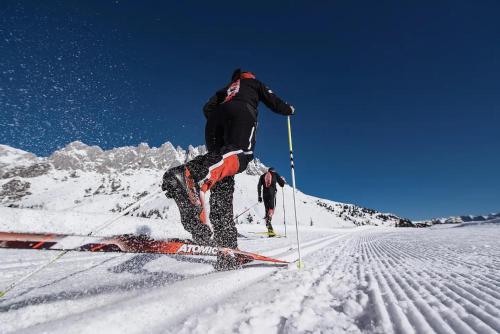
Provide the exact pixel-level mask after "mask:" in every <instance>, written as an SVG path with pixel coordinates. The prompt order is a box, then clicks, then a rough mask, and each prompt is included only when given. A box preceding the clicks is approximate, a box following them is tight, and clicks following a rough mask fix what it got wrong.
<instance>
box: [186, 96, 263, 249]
mask: <svg viewBox="0 0 500 334" xmlns="http://www.w3.org/2000/svg"><path fill="white" fill-rule="evenodd" d="M256 127H257V122H256V112H252V110H251V108H249V106H247V105H246V104H245V103H241V102H237V101H234V102H233V101H232V102H228V103H225V104H222V105H220V106H219V107H218V108H217V109H216V110H214V111H213V112H211V113H210V114H209V115H208V119H207V124H206V127H205V142H206V146H207V150H208V153H207V154H205V155H201V156H198V157H196V158H195V159H193V160H191V161H190V162H188V163H187V164H186V167H187V168H188V169H189V171H190V173H191V176H192V177H193V179H194V181H195V182H197V183H198V184H200V187H201V191H203V192H206V191H208V190H210V222H211V223H212V225H213V227H214V238H215V240H216V242H217V244H218V245H219V246H225V247H232V248H235V247H236V246H237V231H236V227H235V223H234V221H233V192H234V175H236V174H238V173H241V172H243V171H244V170H245V169H246V167H247V165H248V163H249V162H250V161H252V160H253V149H254V145H255V131H256Z"/></svg>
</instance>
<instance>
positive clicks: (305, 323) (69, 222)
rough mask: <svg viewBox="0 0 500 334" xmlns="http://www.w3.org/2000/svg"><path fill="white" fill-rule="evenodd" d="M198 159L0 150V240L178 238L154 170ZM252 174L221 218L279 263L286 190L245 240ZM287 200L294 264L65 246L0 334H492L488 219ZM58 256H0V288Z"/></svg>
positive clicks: (171, 152)
mask: <svg viewBox="0 0 500 334" xmlns="http://www.w3.org/2000/svg"><path fill="white" fill-rule="evenodd" d="M203 152H204V148H203V147H197V148H194V147H192V146H190V147H189V148H188V150H187V151H186V150H183V149H182V148H179V147H178V148H174V146H173V145H172V144H171V143H168V142H167V143H165V144H164V145H162V146H161V147H159V148H149V146H148V145H147V144H140V145H139V146H137V147H122V148H115V149H112V150H108V151H105V150H102V149H100V148H99V147H97V146H93V147H91V146H87V145H85V144H84V143H81V142H74V143H71V144H69V145H67V146H66V147H65V148H63V149H61V150H59V151H57V152H54V153H53V154H52V155H51V156H50V157H47V158H38V157H36V156H34V155H31V154H30V153H27V152H24V151H20V150H17V149H14V148H11V147H8V146H5V145H3V146H0V164H1V163H2V162H3V163H4V165H3V166H4V167H5V166H6V167H5V168H7V169H8V171H6V172H5V173H4V174H2V173H0V174H2V175H0V187H1V188H0V189H1V190H0V231H15V232H52V233H68V234H87V233H89V232H96V233H94V235H96V236H108V235H115V234H124V233H144V232H145V231H147V233H149V234H150V235H151V236H152V237H153V238H156V239H165V238H169V237H180V238H188V237H189V234H188V233H187V232H185V231H184V229H183V228H182V226H181V224H180V223H179V212H178V210H177V207H176V205H175V203H174V202H173V201H172V200H170V199H167V198H165V197H164V195H163V194H162V192H161V191H160V189H159V183H160V180H161V177H162V174H163V172H164V170H165V168H168V167H169V166H174V165H178V164H180V163H184V162H185V161H186V160H188V159H191V158H193V157H194V156H196V155H198V154H201V153H203ZM2 154H3V155H2ZM42 163H43V166H41V167H40V166H39V167H37V164H42ZM0 167H1V166H0ZM265 168H266V167H265V166H264V165H263V164H262V163H260V162H259V161H255V162H253V163H252V164H251V165H250V167H249V168H248V169H247V171H246V173H242V174H239V175H237V176H236V189H235V194H234V212H235V214H238V213H241V212H243V211H244V210H246V209H249V210H248V212H246V213H245V214H243V215H242V216H241V217H240V218H239V219H238V224H237V227H238V232H239V234H240V237H239V238H238V243H239V248H240V249H243V250H247V251H251V252H257V253H260V254H263V255H267V256H270V257H275V258H279V259H283V260H287V261H291V262H293V261H296V260H297V249H296V248H297V245H296V237H297V235H296V231H295V221H294V212H293V206H292V205H291V199H292V195H293V193H292V191H293V190H292V189H291V187H289V186H288V185H287V186H285V188H284V189H283V192H282V191H281V190H280V191H279V192H278V194H277V209H276V213H275V216H274V219H273V225H274V227H275V230H276V231H277V232H278V233H279V234H281V235H284V234H285V226H286V231H287V237H286V238H285V237H281V238H267V237H264V236H263V235H259V234H256V233H257V232H263V231H265V226H264V223H263V220H262V217H263V216H264V209H263V206H262V205H260V204H258V205H254V204H257V203H256V198H257V191H256V184H257V181H258V177H259V175H260V173H262V171H263V170H265ZM283 196H284V197H283ZM296 197H297V208H298V212H297V213H298V221H299V232H300V242H301V254H302V258H303V260H304V262H305V267H304V268H302V269H300V270H299V269H297V267H296V265H295V263H292V264H290V265H289V266H288V267H285V268H277V267H273V266H269V265H263V264H257V263H256V264H251V265H249V266H248V267H246V268H244V269H241V270H236V271H229V272H215V271H214V269H213V264H214V259H213V258H210V257H207V256H200V257H195V256H191V257H189V256H169V255H158V254H119V253H85V252H70V253H68V254H66V255H64V256H63V257H62V258H60V259H58V260H57V261H55V263H53V264H51V265H49V266H48V267H47V268H45V269H43V270H41V271H40V272H38V273H36V274H35V275H34V276H32V277H31V278H29V279H28V280H26V281H24V282H22V283H21V284H19V285H17V286H16V287H15V288H14V289H13V290H11V291H10V292H9V293H8V294H6V295H5V296H4V297H3V298H1V299H0V333H2V334H3V333H28V332H42V333H96V332H97V333H101V332H106V333H120V334H124V333H233V332H235V333H346V332H347V333H498V332H500V320H499V319H500V292H499V291H500V290H499V288H500V280H499V277H500V261H499V258H500V242H499V240H500V224H499V221H500V220H499V218H498V214H497V215H489V216H487V217H486V216H485V217H483V220H481V221H469V220H468V219H465V218H463V217H462V218H461V219H462V223H461V224H442V225H434V226H433V227H431V228H425V229H415V228H394V227H393V226H394V224H395V223H397V222H398V221H399V217H397V216H394V215H390V214H382V213H380V212H377V211H375V210H370V209H365V208H362V207H358V206H355V205H352V204H346V203H339V202H335V201H331V200H326V199H321V198H318V197H314V196H310V195H307V194H304V193H302V192H301V191H297V193H296ZM283 198H284V200H285V201H284V202H285V209H286V212H285V214H284V212H283V207H282V203H283ZM145 199H147V201H144V200H145ZM138 202H144V203H143V204H142V205H141V206H140V207H138V206H137V203H138ZM129 209H132V214H131V215H129V216H125V217H124V216H121V215H120V213H123V212H124V210H129ZM141 217H149V218H141ZM471 219H472V218H471ZM249 220H253V221H252V223H249ZM466 220H467V221H466ZM465 221H466V222H465ZM284 222H286V225H284ZM311 222H313V224H311ZM58 254H60V253H59V252H57V251H42V250H16V249H1V248H0V272H1V275H0V290H2V289H5V288H6V287H7V286H9V285H10V284H11V283H12V282H15V281H18V280H19V279H20V278H22V277H24V276H25V275H27V274H29V273H31V272H33V270H35V269H36V268H38V267H39V266H42V265H45V264H47V263H48V262H49V261H51V260H52V259H54V257H56V256H57V255H58Z"/></svg>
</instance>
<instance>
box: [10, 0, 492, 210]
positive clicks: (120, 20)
mask: <svg viewBox="0 0 500 334" xmlns="http://www.w3.org/2000/svg"><path fill="white" fill-rule="evenodd" d="M0 12H1V15H0V54H1V57H0V143H3V144H7V145H11V146H14V147H17V148H21V149H24V150H28V151H31V152H34V153H36V154H39V155H48V154H50V153H51V152H52V151H53V150H55V149H57V148H60V147H62V146H64V145H65V144H67V143H68V142H70V141H73V140H82V141H84V142H86V143H88V144H96V145H100V146H101V147H103V148H111V147H117V146H124V145H137V144H138V143H140V142H147V143H149V144H150V146H159V145H161V144H162V143H163V142H165V141H171V142H173V143H174V144H175V145H181V146H184V147H186V146H187V145H188V144H193V145H198V144H203V138H204V137H203V129H204V122H205V120H204V117H203V115H202V113H201V108H202V106H203V104H204V102H205V101H206V100H207V99H208V98H209V97H210V96H211V95H212V94H213V93H214V92H215V90H216V89H218V88H221V87H222V86H224V85H225V84H226V83H227V82H228V80H229V77H230V75H231V72H232V70H233V69H234V68H236V67H242V68H244V69H249V70H252V71H254V72H255V73H256V74H257V77H258V78H259V79H261V80H262V81H263V82H264V83H266V84H267V85H269V86H270V87H271V89H273V91H275V92H276V93H277V94H278V95H280V96H282V97H283V98H284V99H285V100H287V101H289V102H290V103H292V104H293V105H294V106H295V107H296V110H297V115H296V116H294V118H293V130H294V148H295V158H296V159H295V160H296V172H297V184H298V186H299V188H300V189H301V190H303V191H304V192H306V193H310V194H314V195H316V196H321V197H324V198H329V199H332V200H338V201H344V202H350V203H355V204H359V205H362V206H366V207H371V208H375V209H378V210H381V211H388V212H393V213H396V214H399V215H402V216H405V217H409V218H412V219H420V218H429V217H436V216H447V215H455V214H469V213H471V214H480V213H488V212H492V211H493V212H497V211H498V210H499V205H500V192H499V191H498V189H500V176H499V175H500V174H499V172H498V166H499V165H500V154H499V146H500V131H499V124H500V93H499V92H500V23H499V22H500V20H498V15H497V14H498V13H499V12H500V4H499V3H498V2H497V1H481V2H470V1H383V2H380V1H377V2H375V1H335V2H334V1H329V2H328V1H324V2H310V1H307V2H305V1H304V2H301V1H286V2H285V1H280V2H270V1H252V3H251V4H250V3H246V4H245V3H239V2H234V1H233V2H219V1H215V2H214V1H210V2H201V1H183V2H167V1H157V2H151V1H141V2H132V1H79V2H77V1H50V2H45V3H41V2H40V1H21V2H20V1H2V3H1V4H0ZM259 121H260V128H259V131H258V137H257V148H256V154H257V156H258V157H259V158H261V159H262V160H263V161H264V162H265V163H266V164H268V165H273V166H274V167H276V168H277V169H278V171H280V172H281V173H282V174H284V175H285V176H287V175H289V167H288V166H289V163H288V148H287V137H286V119H285V118H284V117H282V116H280V115H276V114H273V113H272V112H270V111H269V110H267V109H266V108H265V107H264V106H261V112H260V120H259Z"/></svg>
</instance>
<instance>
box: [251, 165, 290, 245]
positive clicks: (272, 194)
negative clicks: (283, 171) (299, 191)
mask: <svg viewBox="0 0 500 334" xmlns="http://www.w3.org/2000/svg"><path fill="white" fill-rule="evenodd" d="M276 183H278V184H279V185H280V187H282V188H283V187H284V186H285V179H284V178H283V177H281V176H280V175H279V174H278V173H276V171H275V170H274V168H273V167H271V168H269V170H268V171H267V172H266V173H264V174H262V175H261V176H260V178H259V184H258V185H257V193H258V195H259V202H262V197H264V208H265V209H266V217H265V219H266V227H267V232H268V235H269V237H274V236H276V233H274V229H273V225H272V224H271V220H272V219H273V214H274V207H275V206H276V192H277V189H276ZM262 190H264V191H262ZM262 195H263V196H262Z"/></svg>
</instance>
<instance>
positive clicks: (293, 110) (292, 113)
mask: <svg viewBox="0 0 500 334" xmlns="http://www.w3.org/2000/svg"><path fill="white" fill-rule="evenodd" d="M290 109H292V112H291V113H290V115H295V108H294V107H293V106H290Z"/></svg>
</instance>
